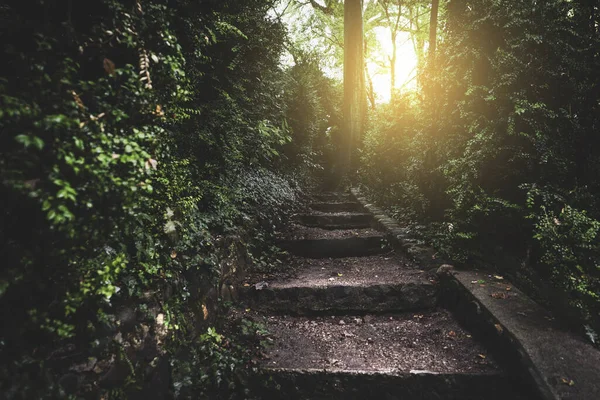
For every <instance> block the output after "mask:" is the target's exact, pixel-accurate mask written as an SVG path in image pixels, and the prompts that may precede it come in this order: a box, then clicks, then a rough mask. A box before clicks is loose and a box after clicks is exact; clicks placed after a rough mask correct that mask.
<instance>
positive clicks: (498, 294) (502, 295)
mask: <svg viewBox="0 0 600 400" xmlns="http://www.w3.org/2000/svg"><path fill="white" fill-rule="evenodd" d="M490 296H492V297H493V298H494V299H498V300H505V299H506V298H508V295H507V294H506V293H504V292H494V293H492V294H490Z"/></svg>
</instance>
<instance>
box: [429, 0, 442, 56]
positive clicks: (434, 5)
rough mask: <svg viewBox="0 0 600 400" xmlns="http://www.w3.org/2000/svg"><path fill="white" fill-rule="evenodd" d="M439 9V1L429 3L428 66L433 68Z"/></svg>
mask: <svg viewBox="0 0 600 400" xmlns="http://www.w3.org/2000/svg"><path fill="white" fill-rule="evenodd" d="M439 8H440V0H432V1H431V18H430V20H429V66H430V68H433V66H434V64H435V48H436V46H437V26H438V10H439Z"/></svg>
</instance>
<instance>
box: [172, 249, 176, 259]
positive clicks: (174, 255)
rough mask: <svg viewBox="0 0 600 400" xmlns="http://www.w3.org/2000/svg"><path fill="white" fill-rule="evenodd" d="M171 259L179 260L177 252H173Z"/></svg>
mask: <svg viewBox="0 0 600 400" xmlns="http://www.w3.org/2000/svg"><path fill="white" fill-rule="evenodd" d="M171 258H172V259H175V258H177V252H176V251H175V250H171Z"/></svg>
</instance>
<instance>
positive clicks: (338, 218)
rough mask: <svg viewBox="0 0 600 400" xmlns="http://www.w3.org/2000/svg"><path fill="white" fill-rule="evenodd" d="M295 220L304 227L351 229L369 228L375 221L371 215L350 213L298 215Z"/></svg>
mask: <svg viewBox="0 0 600 400" xmlns="http://www.w3.org/2000/svg"><path fill="white" fill-rule="evenodd" d="M295 219H296V220H297V221H299V222H300V223H301V224H302V225H306V226H316V227H319V226H321V225H340V226H346V227H348V228H349V229H350V228H356V227H361V228H369V227H371V223H372V221H373V215H372V214H370V213H364V212H363V213H348V214H298V215H296V216H295Z"/></svg>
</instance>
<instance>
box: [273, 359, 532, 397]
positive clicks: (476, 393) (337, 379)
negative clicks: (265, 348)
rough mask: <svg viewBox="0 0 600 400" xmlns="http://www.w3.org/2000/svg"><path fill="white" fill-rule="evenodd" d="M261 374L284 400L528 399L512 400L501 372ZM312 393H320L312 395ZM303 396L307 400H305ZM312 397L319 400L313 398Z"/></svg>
mask: <svg viewBox="0 0 600 400" xmlns="http://www.w3.org/2000/svg"><path fill="white" fill-rule="evenodd" d="M262 374H263V375H266V376H268V377H272V378H274V379H275V381H276V382H278V383H280V384H281V385H282V386H281V389H283V390H281V391H278V393H275V394H276V395H281V396H282V397H281V398H286V399H289V398H294V399H298V398H301V399H308V398H310V399H325V398H327V399H331V398H336V399H337V398H340V399H342V398H343V399H346V400H347V399H355V398H356V399H359V398H360V399H361V400H362V399H364V398H365V397H353V396H356V395H357V394H360V395H361V396H364V395H365V394H367V392H368V394H369V395H373V394H377V395H378V396H381V395H384V396H385V397H377V398H388V399H400V398H415V399H417V398H418V399H422V400H426V399H427V400H428V399H436V400H437V399H440V398H457V399H458V398H460V399H462V400H480V399H483V398H485V399H488V400H490V399H494V400H495V399H499V400H500V399H501V400H506V399H511V400H515V399H519V400H524V399H528V397H520V396H518V395H517V396H518V397H515V395H516V393H517V391H518V390H519V389H520V388H518V387H517V388H514V389H513V387H514V380H513V379H512V378H510V377H509V376H507V375H506V374H503V373H501V372H490V373H475V374H469V373H436V372H431V371H410V372H397V371H393V370H380V371H361V370H337V369H333V370H323V369H294V368H278V367H271V366H266V367H263V369H262ZM315 390H317V391H319V392H320V393H315ZM357 392H358V393H357ZM306 395H308V396H309V397H304V396H306ZM315 395H316V396H319V397H313V396H315ZM299 396H300V397H299ZM322 396H327V397H322ZM329 396H334V397H329ZM338 396H342V397H338ZM396 396H400V397H396ZM440 396H444V397H440Z"/></svg>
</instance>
